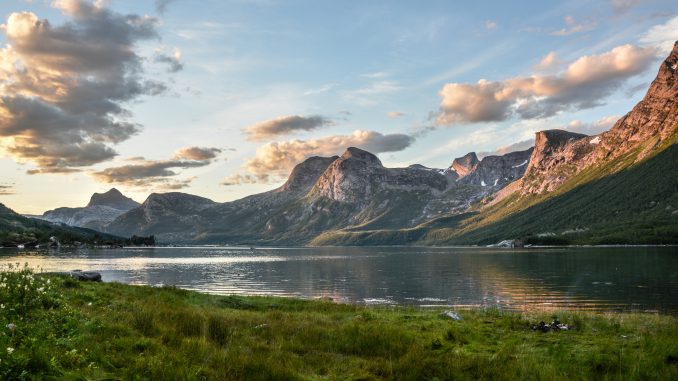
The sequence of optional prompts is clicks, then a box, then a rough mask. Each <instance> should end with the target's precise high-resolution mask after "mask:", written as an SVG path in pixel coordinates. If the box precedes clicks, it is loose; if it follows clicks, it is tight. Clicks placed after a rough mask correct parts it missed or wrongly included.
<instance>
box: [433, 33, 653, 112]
mask: <svg viewBox="0 0 678 381" xmlns="http://www.w3.org/2000/svg"><path fill="white" fill-rule="evenodd" d="M656 54H657V50H656V49H655V48H653V47H647V48H642V47H638V46H633V45H622V46H618V47H616V48H614V49H612V50H611V51H609V52H606V53H602V54H599V55H591V56H583V57H581V58H579V59H577V60H576V61H574V62H572V63H571V64H570V65H569V66H568V67H567V68H566V69H565V70H564V71H562V72H560V73H558V74H555V75H532V76H530V77H515V78H510V79H507V80H504V81H498V82H492V81H488V80H485V79H481V80H480V81H478V82H477V83H475V84H467V83H448V84H446V85H445V86H444V87H443V88H442V90H441V91H440V93H439V95H440V96H441V98H442V101H441V104H440V110H439V112H438V113H437V114H436V116H437V119H436V122H437V123H438V124H442V125H453V124H459V123H477V122H493V121H503V120H506V119H508V118H509V117H511V116H513V115H517V116H519V117H521V118H522V119H540V118H545V117H549V116H553V115H555V114H556V113H558V112H561V111H566V110H581V109H587V108H592V107H596V106H599V105H601V104H602V99H604V98H605V97H607V96H608V95H610V94H611V93H612V92H613V91H615V90H616V89H618V88H619V87H620V86H621V85H622V84H623V83H624V81H625V80H627V79H628V78H630V77H633V76H635V75H637V74H640V73H642V72H643V71H645V70H646V69H647V68H648V67H650V64H651V63H652V62H653V61H654V60H655V58H656Z"/></svg>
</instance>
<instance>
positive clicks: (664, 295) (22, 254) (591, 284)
mask: <svg viewBox="0 0 678 381" xmlns="http://www.w3.org/2000/svg"><path fill="white" fill-rule="evenodd" d="M14 262H20V263H24V262H28V263H29V264H30V265H31V266H34V267H36V266H39V267H41V268H42V269H43V270H44V271H63V270H71V269H83V270H84V269H87V270H93V271H99V272H101V273H102V275H103V276H104V279H105V280H107V281H119V282H125V283H131V284H150V285H160V284H167V285H169V284H173V285H177V286H179V287H183V288H187V289H192V290H198V291H202V292H208V293H215V294H265V295H280V296H297V297H305V298H318V297H330V298H332V299H334V300H337V301H342V302H351V303H367V304H374V303H378V304H410V305H419V306H430V305H451V306H456V307H463V306H498V307H501V308H505V309H511V310H528V309H547V310H548V309H580V310H605V311H608V310H658V311H663V312H672V313H675V312H678V297H676V296H675V295H678V293H677V291H678V273H676V271H675V270H674V269H676V268H678V249H677V248H673V247H663V248H650V247H646V248H576V249H544V250H542V249H539V250H536V249H530V250H501V249H481V248H312V249H311V248H299V249H256V250H250V249H246V248H243V249H238V248H153V249H121V250H72V251H59V252H40V251H17V250H10V249H2V250H0V263H14Z"/></svg>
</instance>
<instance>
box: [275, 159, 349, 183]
mask: <svg viewBox="0 0 678 381" xmlns="http://www.w3.org/2000/svg"><path fill="white" fill-rule="evenodd" d="M338 158H339V156H332V157H322V156H311V157H309V158H308V159H306V160H304V161H302V162H301V163H299V164H297V165H296V166H295V167H294V169H293V170H292V172H291V173H290V176H289V177H288V178H287V181H286V182H285V184H283V186H281V187H280V188H278V191H286V190H308V189H310V187H311V186H313V184H314V183H315V182H316V181H317V180H318V178H319V177H320V175H322V173H323V172H324V171H325V170H326V169H327V167H329V166H330V164H332V163H333V162H334V161H335V160H337V159H338Z"/></svg>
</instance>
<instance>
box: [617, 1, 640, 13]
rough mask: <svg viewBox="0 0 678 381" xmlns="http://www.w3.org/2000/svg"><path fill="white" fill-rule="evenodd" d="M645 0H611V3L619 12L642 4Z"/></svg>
mask: <svg viewBox="0 0 678 381" xmlns="http://www.w3.org/2000/svg"><path fill="white" fill-rule="evenodd" d="M643 1H645V0H610V5H612V8H613V9H614V11H615V12H617V13H624V12H626V11H628V10H629V9H631V8H633V7H635V6H637V5H639V4H641V3H642V2H643Z"/></svg>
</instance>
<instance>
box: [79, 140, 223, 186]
mask: <svg viewBox="0 0 678 381" xmlns="http://www.w3.org/2000/svg"><path fill="white" fill-rule="evenodd" d="M220 152H221V150H220V149H218V148H203V147H186V148H181V149H179V150H178V151H177V152H175V154H174V156H173V158H172V159H170V160H146V159H144V158H143V157H134V158H130V159H129V160H128V161H130V162H132V164H126V165H122V166H119V167H110V168H106V169H104V170H101V171H98V172H92V173H91V175H92V177H94V178H95V179H96V180H98V181H101V182H104V183H116V184H122V185H127V186H133V187H150V186H157V187H160V188H162V189H180V188H184V187H186V186H188V185H189V184H190V182H191V181H193V179H194V177H193V178H188V179H184V180H177V179H173V177H174V176H177V175H179V173H178V172H176V170H177V169H189V168H198V167H204V166H207V165H209V164H211V163H212V162H213V159H215V158H216V157H217V154H218V153H220Z"/></svg>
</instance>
